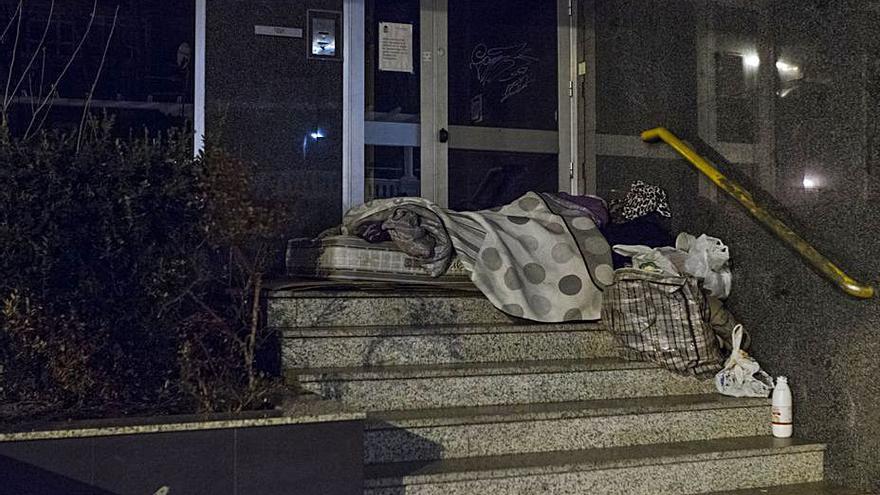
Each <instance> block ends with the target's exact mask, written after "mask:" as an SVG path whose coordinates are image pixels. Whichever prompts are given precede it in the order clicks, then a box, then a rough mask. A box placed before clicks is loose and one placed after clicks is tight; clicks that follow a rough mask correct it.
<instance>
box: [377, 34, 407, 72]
mask: <svg viewBox="0 0 880 495" xmlns="http://www.w3.org/2000/svg"><path fill="white" fill-rule="evenodd" d="M412 28H413V27H412V24H400V23H397V22H380V23H379V70H384V71H391V72H412V71H413V43H412V32H413V29H412Z"/></svg>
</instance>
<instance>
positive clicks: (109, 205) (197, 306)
mask: <svg viewBox="0 0 880 495" xmlns="http://www.w3.org/2000/svg"><path fill="white" fill-rule="evenodd" d="M111 129H112V121H110V120H109V119H102V120H92V121H90V123H89V125H88V132H87V133H86V137H85V138H84V139H81V143H80V144H79V145H78V144H77V142H76V139H74V138H72V137H71V136H68V135H64V134H60V133H53V132H43V133H41V134H40V135H38V136H34V137H32V138H30V139H29V140H17V139H14V138H11V137H10V136H9V135H8V133H6V132H5V131H2V135H0V184H2V187H0V299H2V301H3V312H2V314H0V325H2V329H0V400H2V401H3V402H4V403H6V404H7V405H10V404H13V405H14V404H38V405H41V406H45V408H46V410H48V411H61V410H70V411H71V412H70V413H69V414H66V415H76V414H77V413H76V411H83V413H82V414H84V415H93V414H96V413H93V412H88V411H99V414H110V415H112V414H124V413H127V412H131V411H135V410H143V409H150V410H153V409H155V410H157V411H161V410H167V411H169V412H171V411H177V410H188V409H194V408H197V409H200V410H236V409H241V408H252V407H259V406H260V404H261V403H262V401H263V400H264V399H265V398H266V397H267V395H268V393H269V391H271V389H272V382H271V381H270V380H268V379H267V378H266V377H265V376H264V375H263V374H262V373H260V372H259V371H258V370H257V365H258V363H256V362H255V361H256V358H255V356H256V349H257V347H258V345H259V344H260V343H261V342H263V341H264V340H265V338H266V336H265V335H264V334H263V329H262V328H260V326H259V320H258V318H255V315H257V316H258V311H257V310H258V308H259V293H260V290H259V289H260V286H261V283H262V277H263V273H264V272H265V270H266V269H267V266H268V265H269V262H270V259H271V256H270V254H271V250H270V249H269V246H270V245H271V244H270V243H269V242H270V239H271V233H272V232H273V223H272V222H273V219H272V215H271V212H272V211H273V210H272V209H271V208H266V207H263V206H260V205H258V204H257V202H256V201H254V199H253V195H252V191H251V186H250V181H249V175H248V167H247V166H246V164H243V163H241V162H240V161H237V160H234V159H232V158H231V157H229V156H228V155H226V154H225V153H223V152H222V151H219V150H216V149H212V148H210V147H208V151H207V152H205V153H203V154H202V156H200V157H198V158H196V159H194V158H193V157H192V151H191V150H192V143H191V140H190V139H189V137H188V135H186V134H181V133H179V132H170V133H166V134H164V135H162V136H151V135H148V134H144V135H143V136H140V137H133V138H131V139H128V140H119V139H114V138H112V137H111V132H110V131H111Z"/></svg>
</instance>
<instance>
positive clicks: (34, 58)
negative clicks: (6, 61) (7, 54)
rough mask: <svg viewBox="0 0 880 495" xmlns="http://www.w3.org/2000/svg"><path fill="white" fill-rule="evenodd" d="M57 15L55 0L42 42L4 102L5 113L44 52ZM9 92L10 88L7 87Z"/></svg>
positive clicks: (38, 44) (53, 0)
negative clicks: (54, 16) (47, 37)
mask: <svg viewBox="0 0 880 495" xmlns="http://www.w3.org/2000/svg"><path fill="white" fill-rule="evenodd" d="M54 13H55V0H52V2H51V3H50V4H49V16H48V17H47V18H46V27H45V28H44V29H43V35H42V36H41V37H40V42H39V43H37V47H36V48H35V49H34V53H33V55H31V59H30V60H29V61H28V64H27V66H26V67H25V68H24V71H23V72H22V73H21V77H20V78H19V79H18V82H17V83H16V84H15V88H13V89H12V92H11V93H7V94H6V97H5V98H4V100H3V111H4V112H5V111H6V109H7V108H9V104H10V103H11V102H12V98H15V95H16V94H17V93H18V88H20V87H21V83H22V81H24V78H25V77H26V76H27V75H28V74H29V73H30V71H31V67H33V65H34V61H35V60H36V59H37V55H38V54H39V53H40V52H41V51H42V50H43V44H44V43H45V42H46V35H48V34H49V27H51V26H52V15H53V14H54ZM9 74H10V75H12V68H11V67H10V69H9ZM7 91H8V86H7Z"/></svg>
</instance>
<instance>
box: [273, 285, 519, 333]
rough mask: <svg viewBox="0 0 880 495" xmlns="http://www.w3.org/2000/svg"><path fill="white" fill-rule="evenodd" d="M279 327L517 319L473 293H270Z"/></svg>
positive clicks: (275, 326) (410, 324)
mask: <svg viewBox="0 0 880 495" xmlns="http://www.w3.org/2000/svg"><path fill="white" fill-rule="evenodd" d="M266 304H267V313H266V314H267V324H268V326H270V327H274V328H301V327H358V326H396V325H407V326H423V325H470V324H481V323H483V324H485V323H510V322H514V321H522V320H516V319H515V318H511V317H509V316H507V315H506V314H504V313H502V312H501V311H498V310H497V309H495V307H494V306H493V305H492V303H490V302H489V300H488V299H486V298H485V297H483V295H482V294H480V293H479V292H472V291H434V292H419V291H403V290H399V291H395V292H377V291H303V292H297V291H283V290H276V291H271V292H269V293H268V294H267V302H266Z"/></svg>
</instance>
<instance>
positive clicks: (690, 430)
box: [364, 407, 770, 464]
mask: <svg viewBox="0 0 880 495" xmlns="http://www.w3.org/2000/svg"><path fill="white" fill-rule="evenodd" d="M768 418H769V411H768V408H767V407H738V408H729V409H710V410H689V411H673V412H658V413H650V414H638V415H636V414H633V415H619V416H595V417H579V418H567V419H549V420H540V421H516V422H499V423H488V424H469V425H462V424H459V425H444V426H433V427H419V428H410V429H402V428H395V427H394V425H389V424H386V425H383V426H382V428H383V429H377V428H378V427H374V428H373V429H370V430H367V431H366V433H365V436H364V458H365V459H364V460H365V462H366V463H368V464H375V463H384V462H403V461H419V460H435V459H449V458H459V457H477V456H491V455H504V454H521V453H531V452H552V451H559V450H578V449H591V448H605V447H624V446H632V445H644V444H655V443H666V442H684V441H691V440H709V439H716V438H729V437H741V436H758V435H769V434H770V425H769V422H768Z"/></svg>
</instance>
